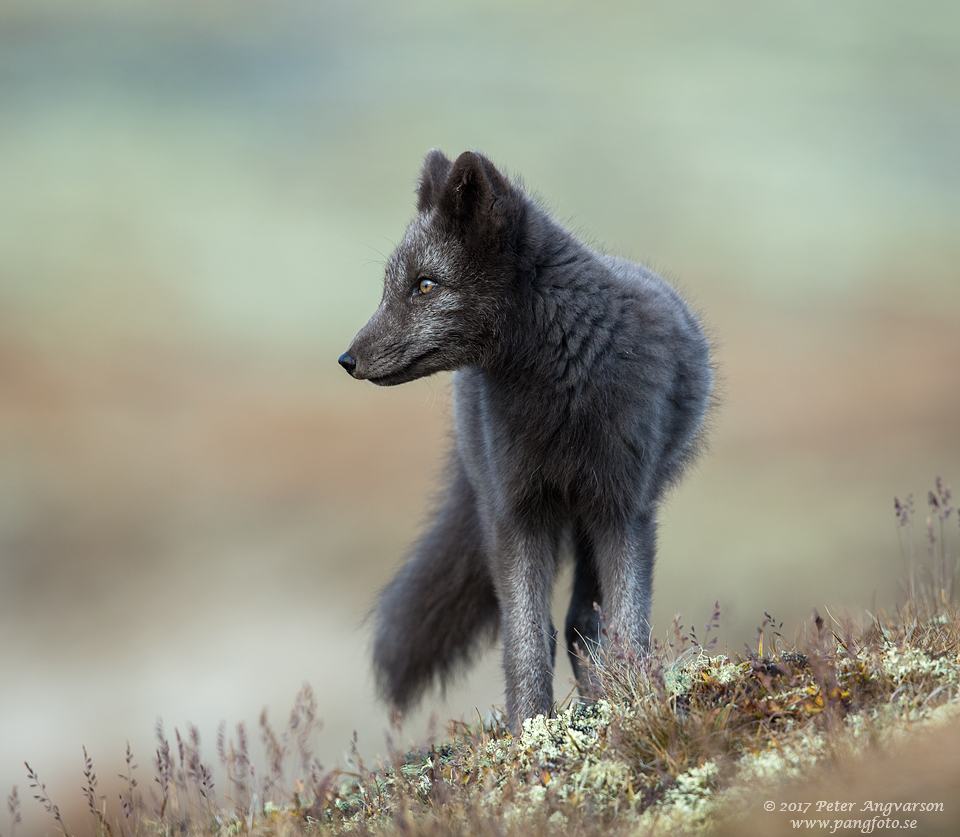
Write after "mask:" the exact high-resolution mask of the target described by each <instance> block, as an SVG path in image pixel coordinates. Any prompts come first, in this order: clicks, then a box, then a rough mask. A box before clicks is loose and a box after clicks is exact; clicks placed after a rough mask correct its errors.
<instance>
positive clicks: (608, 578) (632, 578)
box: [595, 514, 656, 652]
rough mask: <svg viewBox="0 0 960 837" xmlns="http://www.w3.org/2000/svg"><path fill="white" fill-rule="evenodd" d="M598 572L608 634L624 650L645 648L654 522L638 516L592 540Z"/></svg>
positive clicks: (648, 625) (648, 632)
mask: <svg viewBox="0 0 960 837" xmlns="http://www.w3.org/2000/svg"><path fill="white" fill-rule="evenodd" d="M595 549H596V553H595V555H596V566H597V574H598V576H599V580H600V589H601V595H602V596H603V612H604V617H605V619H606V623H607V631H608V637H607V638H605V640H604V641H605V642H606V641H609V640H611V639H612V640H613V641H615V642H619V643H620V644H621V645H622V646H623V648H624V650H627V649H633V650H634V651H635V652H639V651H645V650H646V649H647V648H648V646H649V643H650V599H651V595H652V592H653V563H654V552H655V549H656V522H655V521H654V518H653V515H652V514H641V515H638V516H637V517H636V518H635V519H634V521H633V522H632V523H631V524H630V525H629V526H626V527H622V528H620V529H612V530H610V531H608V532H607V533H606V534H605V535H603V536H602V537H598V538H596V540H595Z"/></svg>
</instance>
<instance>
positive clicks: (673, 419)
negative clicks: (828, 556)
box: [340, 151, 713, 732]
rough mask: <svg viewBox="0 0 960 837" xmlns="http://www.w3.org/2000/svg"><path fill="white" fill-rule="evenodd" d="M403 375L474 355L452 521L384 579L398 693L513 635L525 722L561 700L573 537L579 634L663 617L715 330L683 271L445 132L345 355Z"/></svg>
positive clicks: (445, 513) (384, 639) (511, 657)
mask: <svg viewBox="0 0 960 837" xmlns="http://www.w3.org/2000/svg"><path fill="white" fill-rule="evenodd" d="M340 364H341V366H343V367H344V369H346V370H347V372H349V373H350V374H351V375H352V376H353V377H354V378H358V379H361V380H369V381H372V382H373V383H375V384H380V385H393V384H402V383H405V382H406V381H412V380H414V379H416V378H422V377H424V376H426V375H432V374H433V373H435V372H441V371H444V370H455V372H456V374H455V375H454V376H453V386H454V398H455V418H456V446H455V447H454V449H453V451H452V453H451V456H450V462H449V473H448V475H447V479H448V487H447V489H446V494H445V495H444V496H443V499H442V502H441V504H440V506H439V509H438V510H437V513H436V517H435V519H434V521H433V525H432V528H430V529H429V530H428V531H427V532H426V533H425V534H424V535H423V537H422V538H421V539H420V541H419V542H418V543H417V544H416V546H415V547H414V549H413V551H412V554H411V556H410V558H409V560H408V562H407V563H406V565H405V566H403V567H402V569H401V570H400V571H399V572H398V573H397V575H396V577H395V578H394V579H393V581H391V582H390V583H389V584H388V585H387V586H386V588H385V589H384V590H383V592H382V594H381V597H380V601H379V605H378V609H377V616H376V637H375V642H374V665H375V669H376V674H377V683H378V687H379V689H380V692H381V695H382V696H383V697H384V698H385V699H386V700H387V701H389V702H390V703H391V704H392V705H393V706H394V707H395V708H396V709H397V710H399V711H403V710H405V709H407V708H409V707H411V706H413V705H414V704H415V703H416V702H417V701H418V700H419V699H420V698H421V697H422V695H423V693H424V692H425V690H426V689H427V688H428V687H430V686H431V685H432V684H434V683H435V682H439V683H441V684H442V683H446V682H447V680H448V678H449V677H450V676H451V675H452V674H453V673H454V672H455V671H456V670H458V669H459V668H462V667H463V666H464V665H466V664H468V663H469V662H470V661H471V660H472V659H473V657H474V656H475V654H476V653H477V652H478V651H480V650H482V649H483V647H484V646H485V645H486V644H487V643H489V642H490V641H491V640H493V639H494V638H495V637H496V635H497V632H498V631H502V634H503V666H504V672H505V676H506V711H507V717H508V720H509V723H510V726H511V728H512V729H513V730H514V731H515V732H516V731H517V730H518V729H519V728H520V726H521V724H522V722H523V721H524V720H525V719H527V718H530V717H532V716H534V715H538V714H542V713H548V712H549V711H550V709H551V704H552V702H553V682H552V681H553V666H554V662H555V658H556V634H555V631H554V629H553V625H552V623H551V619H550V598H551V592H552V587H553V582H554V579H555V576H556V574H557V567H558V562H559V560H560V555H561V554H562V546H563V545H564V543H570V542H572V545H573V555H574V560H575V570H574V582H573V596H572V599H571V601H570V609H569V611H568V613H567V617H566V626H565V628H566V630H565V638H566V645H567V648H568V651H569V653H570V657H571V661H572V664H573V668H574V673H575V676H576V677H577V682H578V686H579V688H580V691H581V693H582V694H585V693H589V692H590V691H591V689H592V686H591V683H590V677H589V673H588V671H587V670H586V669H587V667H586V666H585V665H584V664H583V662H582V660H581V657H580V656H579V655H578V654H577V650H578V649H579V651H580V652H582V653H586V654H588V655H590V656H591V657H596V656H597V655H598V654H599V653H600V649H601V644H602V642H606V641H609V639H607V638H604V636H603V634H602V632H601V628H602V627H603V626H602V625H601V619H600V616H599V615H598V612H597V609H596V608H595V607H594V603H597V604H598V605H599V606H600V607H601V608H602V613H603V619H604V621H605V623H606V633H607V636H608V637H610V636H613V637H616V638H617V640H618V641H619V642H621V643H624V644H625V645H627V646H631V647H634V648H635V649H636V650H638V651H639V650H641V649H644V648H646V647H647V643H648V640H649V633H650V625H649V621H648V620H649V614H650V595H651V586H652V581H653V564H654V552H655V543H656V513H657V507H658V504H659V503H660V501H661V498H662V497H663V494H664V491H665V489H667V487H668V486H670V484H671V483H673V482H674V481H675V480H676V479H677V478H678V477H679V476H680V474H681V472H682V471H683V469H684V467H685V466H686V465H687V464H689V463H690V462H691V460H692V459H693V458H694V456H695V454H696V453H697V450H698V447H699V444H698V443H699V440H700V439H701V436H702V431H701V428H702V425H703V419H704V415H705V413H706V411H707V408H708V405H709V403H710V398H711V388H712V379H713V375H712V367H711V361H710V347H709V345H708V342H707V339H706V338H705V336H704V333H703V331H702V329H701V327H700V324H699V323H698V322H697V319H696V317H695V316H694V315H693V313H692V312H691V310H690V308H689V307H688V306H687V305H686V303H684V301H683V300H682V299H681V298H680V296H679V295H678V294H677V292H676V291H675V290H674V289H673V288H671V287H670V286H669V285H668V284H667V283H666V282H665V281H664V280H663V279H661V278H660V277H659V276H657V275H656V274H654V273H652V272H651V271H649V270H647V269H646V268H644V267H641V266H640V265H637V264H633V263H632V262H629V261H626V260H625V259H619V258H615V257H613V256H608V255H604V254H601V253H597V252H595V251H593V250H591V249H590V248H588V247H587V246H586V245H585V244H583V243H582V242H581V241H579V240H578V239H577V238H575V237H574V236H573V235H572V234H571V233H570V232H569V231H568V230H566V229H564V228H563V227H562V226H561V225H560V224H558V223H557V222H556V221H554V220H553V219H552V218H551V217H550V216H549V215H548V214H547V213H546V212H545V211H544V210H543V209H542V208H541V207H540V206H538V205H537V203H535V202H534V201H533V200H532V199H531V198H529V197H528V196H527V195H525V194H524V192H523V190H522V189H521V188H520V187H519V186H518V185H517V184H516V183H512V182H511V181H510V180H508V179H507V178H506V177H504V175H503V174H501V173H500V172H499V171H498V170H497V168H496V167H495V166H494V165H493V164H492V163H491V162H490V161H489V160H488V159H487V158H486V157H484V156H483V155H481V154H478V153H474V152H469V151H468V152H465V153H463V154H461V155H460V156H459V157H458V158H457V160H456V161H455V162H451V161H450V160H449V159H448V158H447V157H446V156H444V155H443V154H442V153H441V152H440V151H431V152H430V153H429V154H428V155H427V157H426V160H425V162H424V164H423V170H422V173H421V178H420V185H419V188H418V192H417V215H416V217H415V218H414V219H413V221H412V222H411V224H410V226H409V227H408V228H407V231H406V233H405V235H404V236H403V239H402V240H401V242H400V244H399V246H398V247H397V249H396V251H395V252H394V253H393V254H392V255H391V257H390V259H389V261H388V262H387V266H386V277H385V280H384V289H383V299H382V301H381V303H380V307H379V308H377V310H376V312H375V313H374V315H373V316H372V317H371V318H370V322H368V323H367V324H366V325H365V326H364V327H363V328H362V329H361V330H360V333H359V334H357V336H356V337H355V338H354V340H353V342H352V343H351V344H350V348H349V349H347V351H346V352H345V353H344V354H343V355H342V356H341V357H340Z"/></svg>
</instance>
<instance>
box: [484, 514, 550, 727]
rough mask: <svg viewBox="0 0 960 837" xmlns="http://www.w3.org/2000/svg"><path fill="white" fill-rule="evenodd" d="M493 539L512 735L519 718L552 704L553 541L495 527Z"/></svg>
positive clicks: (542, 711) (519, 724)
mask: <svg viewBox="0 0 960 837" xmlns="http://www.w3.org/2000/svg"><path fill="white" fill-rule="evenodd" d="M497 541H498V543H497V548H496V549H495V550H494V554H493V559H492V563H493V568H492V569H493V576H494V583H495V585H496V589H497V598H498V601H499V604H500V625H501V629H502V631H503V668H504V674H505V679H506V704H507V706H506V709H507V720H508V723H509V725H510V730H511V731H512V732H513V733H514V734H515V735H516V734H519V732H520V730H521V728H522V725H523V721H525V720H526V719H527V718H532V717H533V716H534V715H543V714H548V713H549V712H550V708H551V706H552V704H553V657H554V648H555V645H554V642H555V640H554V638H553V637H552V623H551V621H550V592H551V589H552V586H553V577H554V568H555V557H554V549H553V544H552V543H551V542H550V540H549V539H548V538H546V537H543V536H539V537H538V536H531V535H521V534H517V533H516V532H511V533H509V534H508V533H506V532H503V531H502V529H501V531H500V532H499V536H498V538H497Z"/></svg>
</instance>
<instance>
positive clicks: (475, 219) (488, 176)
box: [437, 151, 521, 235]
mask: <svg viewBox="0 0 960 837" xmlns="http://www.w3.org/2000/svg"><path fill="white" fill-rule="evenodd" d="M520 203H521V198H520V196H519V195H518V193H517V192H516V190H514V188H513V187H512V186H511V185H510V182H509V181H508V180H507V179H506V178H505V177H504V176H503V175H502V174H500V172H499V171H498V170H497V167H496V166H494V165H493V163H491V162H490V161H489V160H488V159H487V158H486V157H484V156H483V155H482V154H479V153H477V152H475V151H464V152H463V154H461V155H460V156H459V157H457V161H456V162H455V163H454V164H453V166H452V167H451V169H450V174H449V175H448V177H447V182H446V185H445V186H444V189H443V193H442V194H441V195H440V197H439V200H438V202H437V206H438V207H439V209H440V211H441V212H443V213H444V214H445V215H446V216H447V217H448V218H449V219H450V220H451V221H453V222H454V224H455V225H456V226H457V227H458V228H459V229H460V231H461V232H463V233H464V234H466V235H473V234H480V235H484V234H488V235H489V234H492V235H498V234H499V233H501V232H503V231H505V230H506V229H508V228H510V227H512V226H513V222H514V221H515V220H516V215H517V210H518V208H519V204H520Z"/></svg>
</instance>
